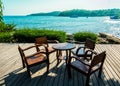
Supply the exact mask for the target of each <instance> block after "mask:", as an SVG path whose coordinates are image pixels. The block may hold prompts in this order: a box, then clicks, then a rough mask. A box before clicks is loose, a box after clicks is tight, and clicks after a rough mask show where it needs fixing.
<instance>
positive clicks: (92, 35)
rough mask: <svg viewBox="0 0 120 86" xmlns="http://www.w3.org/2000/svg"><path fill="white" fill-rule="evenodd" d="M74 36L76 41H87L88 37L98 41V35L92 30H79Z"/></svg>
mask: <svg viewBox="0 0 120 86" xmlns="http://www.w3.org/2000/svg"><path fill="white" fill-rule="evenodd" d="M73 38H74V40H75V41H80V42H85V41H86V39H87V38H90V39H92V40H94V41H97V38H98V36H97V34H95V33H92V32H77V33H75V34H74V37H73Z"/></svg>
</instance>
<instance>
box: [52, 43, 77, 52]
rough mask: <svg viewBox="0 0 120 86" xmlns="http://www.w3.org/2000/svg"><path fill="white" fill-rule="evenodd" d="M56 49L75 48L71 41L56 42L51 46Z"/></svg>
mask: <svg viewBox="0 0 120 86" xmlns="http://www.w3.org/2000/svg"><path fill="white" fill-rule="evenodd" d="M52 48H54V49H56V50H71V49H74V48H75V44H72V43H57V44H54V45H53V46H52Z"/></svg>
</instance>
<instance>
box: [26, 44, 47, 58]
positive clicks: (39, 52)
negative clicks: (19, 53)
mask: <svg viewBox="0 0 120 86" xmlns="http://www.w3.org/2000/svg"><path fill="white" fill-rule="evenodd" d="M41 46H43V47H44V48H45V50H46V52H41V51H38V52H36V53H33V54H31V55H28V56H25V58H29V57H31V56H34V55H37V54H45V55H47V54H48V48H47V47H46V46H44V45H41Z"/></svg>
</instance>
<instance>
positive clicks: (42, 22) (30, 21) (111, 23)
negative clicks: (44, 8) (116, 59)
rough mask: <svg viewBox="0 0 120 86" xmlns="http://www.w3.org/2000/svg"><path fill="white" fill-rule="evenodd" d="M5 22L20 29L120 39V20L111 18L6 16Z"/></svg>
mask: <svg viewBox="0 0 120 86" xmlns="http://www.w3.org/2000/svg"><path fill="white" fill-rule="evenodd" d="M4 21H5V22H6V23H13V24H15V25H16V27H17V28H18V29H21V28H26V27H29V28H32V27H35V28H44V29H52V30H62V31H65V32H67V33H75V32H78V31H90V32H94V33H99V32H103V33H109V34H112V35H115V36H117V37H120V20H112V19H109V17H88V18H86V17H78V18H70V17H54V16H4Z"/></svg>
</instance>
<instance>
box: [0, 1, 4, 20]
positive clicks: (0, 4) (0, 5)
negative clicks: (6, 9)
mask: <svg viewBox="0 0 120 86" xmlns="http://www.w3.org/2000/svg"><path fill="white" fill-rule="evenodd" d="M2 16H3V4H2V1H1V0H0V22H3V18H2Z"/></svg>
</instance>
